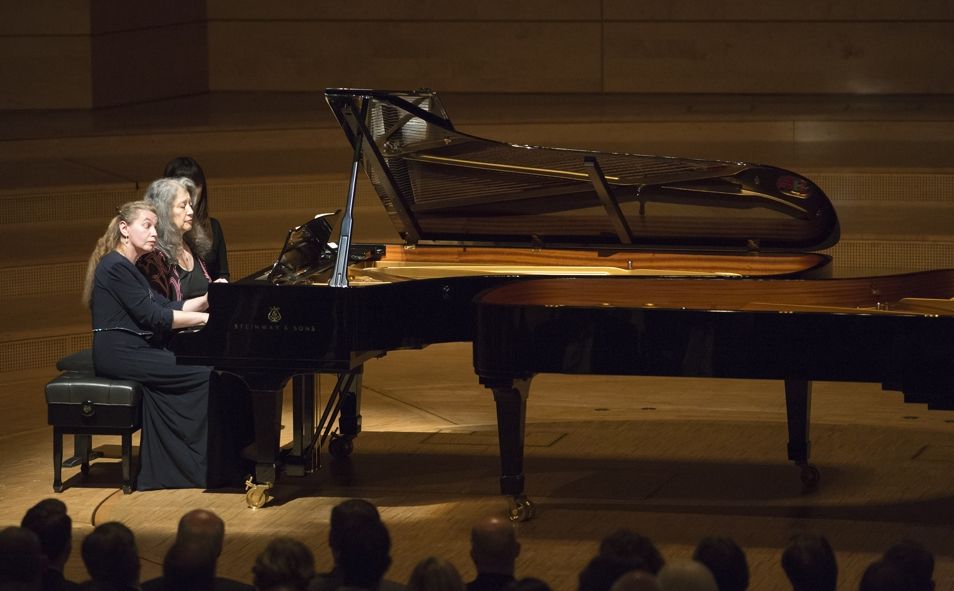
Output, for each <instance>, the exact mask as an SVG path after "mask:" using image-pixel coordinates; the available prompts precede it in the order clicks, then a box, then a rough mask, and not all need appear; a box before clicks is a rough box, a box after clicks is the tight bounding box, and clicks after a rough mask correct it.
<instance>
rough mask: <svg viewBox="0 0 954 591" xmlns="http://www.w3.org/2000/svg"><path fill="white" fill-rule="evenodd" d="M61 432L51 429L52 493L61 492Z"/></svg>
mask: <svg viewBox="0 0 954 591" xmlns="http://www.w3.org/2000/svg"><path fill="white" fill-rule="evenodd" d="M62 471H63V432H62V431H60V430H59V428H57V427H53V492H63V480H62V476H63V472H62Z"/></svg>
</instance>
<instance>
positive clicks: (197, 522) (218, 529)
mask: <svg viewBox="0 0 954 591" xmlns="http://www.w3.org/2000/svg"><path fill="white" fill-rule="evenodd" d="M179 542H197V543H199V544H205V545H206V546H208V547H209V549H210V550H211V552H212V557H213V563H212V567H213V572H214V570H215V568H216V565H217V562H218V559H219V557H220V556H221V555H222V546H223V544H224V543H225V522H224V521H222V519H221V518H220V517H219V516H218V515H216V514H215V513H213V512H212V511H207V510H205V509H193V510H192V511H189V512H188V513H186V514H185V515H183V516H182V518H181V519H179V528H178V530H177V532H176V543H179ZM187 547H192V546H191V545H190V546H187ZM164 576H165V575H163V577H158V578H155V579H150V580H148V581H146V582H144V583H143V584H142V589H143V591H161V590H163V589H166V588H167V586H166V585H164V584H163V578H164ZM213 588H214V589H215V591H252V589H254V588H253V587H252V586H251V585H248V584H246V583H242V582H240V581H236V580H233V579H227V578H224V577H215V586H214V587H213Z"/></svg>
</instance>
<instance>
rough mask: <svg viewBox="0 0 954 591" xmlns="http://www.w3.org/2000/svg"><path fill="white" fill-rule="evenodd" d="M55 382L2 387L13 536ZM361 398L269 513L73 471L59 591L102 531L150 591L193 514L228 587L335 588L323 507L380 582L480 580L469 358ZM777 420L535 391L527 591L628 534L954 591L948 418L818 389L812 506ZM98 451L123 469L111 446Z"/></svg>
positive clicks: (30, 496) (637, 397)
mask: <svg viewBox="0 0 954 591" xmlns="http://www.w3.org/2000/svg"><path fill="white" fill-rule="evenodd" d="M52 375H53V373H52V372H51V371H38V370H34V371H24V372H15V373H5V374H0V381H2V385H3V387H2V388H0V400H2V405H3V408H4V409H5V412H4V413H3V416H2V418H0V426H2V433H3V436H2V437H0V452H2V455H0V458H2V459H0V469H2V475H3V478H2V480H0V498H2V499H3V503H0V522H2V523H4V524H15V523H18V522H19V520H20V518H21V517H22V515H23V513H24V511H25V510H26V509H27V508H28V507H29V506H30V505H31V504H33V503H34V502H35V501H37V500H39V499H41V498H44V497H47V496H54V495H53V493H52V489H51V482H52V466H51V461H52V460H51V458H52V441H51V440H52V435H51V429H50V427H48V426H47V425H46V424H45V404H44V401H43V395H42V386H43V384H44V383H45V381H46V380H48V379H49V378H50V377H52ZM322 385H323V386H324V387H326V388H327V387H330V383H323V384H322ZM364 386H365V390H364V399H363V405H364V406H363V413H362V414H363V420H364V432H363V433H362V434H361V435H360V436H359V438H358V439H357V440H356V442H355V444H356V445H355V451H354V453H353V455H352V456H351V458H350V459H349V460H347V461H343V462H333V461H331V460H330V457H329V456H328V454H326V453H323V454H322V462H323V465H322V467H321V469H320V470H319V471H318V472H317V473H315V474H313V475H310V476H308V477H305V478H298V479H292V478H286V479H284V480H283V481H282V483H281V484H280V486H278V487H277V488H276V489H275V490H274V492H275V493H276V495H277V499H276V500H275V501H273V502H272V503H271V504H269V505H268V506H266V507H265V508H262V509H257V510H252V509H249V508H247V507H246V505H245V501H244V494H243V491H240V490H234V491H199V490H179V491H153V492H136V493H133V494H131V495H123V494H122V492H121V491H120V490H119V488H118V483H119V465H118V461H117V460H111V459H103V460H99V461H97V462H96V463H94V465H93V467H92V470H91V474H90V476H89V478H88V479H87V480H86V481H80V479H79V476H78V472H79V471H78V469H75V468H74V469H66V470H65V471H64V478H66V479H67V481H66V485H67V487H68V488H67V489H66V490H65V491H64V492H63V493H61V494H59V495H56V496H57V497H58V498H60V499H62V500H63V501H64V502H65V503H66V504H67V505H68V507H69V510H70V514H71V515H72V517H73V520H74V533H75V537H74V552H73V556H72V557H71V559H70V562H69V564H68V568H67V576H68V577H69V578H73V579H74V580H82V579H84V578H85V571H84V569H83V566H82V562H81V559H80V556H79V548H80V542H81V539H82V537H83V536H84V535H86V534H87V533H88V532H89V531H90V530H91V529H92V527H93V526H95V525H96V524H99V523H103V522H105V521H109V520H120V521H122V522H124V523H126V524H127V525H129V526H130V527H131V528H132V529H133V530H134V532H135V533H136V535H137V541H138V545H139V551H140V555H141V557H142V566H143V570H142V574H143V578H144V579H146V578H151V577H153V576H157V575H158V574H159V573H160V570H161V562H162V557H163V555H164V553H165V551H166V549H167V548H168V547H169V545H170V544H171V542H172V540H173V537H174V535H175V527H176V523H177V521H178V518H179V516H181V515H182V514H183V513H184V512H186V511H188V510H190V509H193V508H200V507H202V508H208V509H211V510H213V511H215V512H216V513H218V514H219V515H221V516H222V517H223V518H224V519H225V520H226V523H227V535H226V544H225V551H224V553H223V556H222V559H221V561H220V564H219V573H220V575H223V576H229V577H233V578H237V579H242V580H246V581H248V580H250V579H251V565H252V563H253V561H254V558H255V556H256V555H257V554H258V553H259V552H260V551H261V549H262V548H263V547H264V546H265V544H266V543H267V541H268V540H269V539H270V538H272V537H274V536H278V535H288V536H293V537H295V538H298V539H300V540H301V541H303V542H305V543H306V544H308V545H309V546H310V547H311V548H312V550H313V551H314V553H315V557H316V560H317V563H318V566H319V568H320V569H327V568H329V566H330V563H331V557H330V554H329V551H328V549H327V545H326V540H327V534H328V531H327V530H328V517H329V511H330V509H331V507H332V506H333V505H334V504H335V503H337V502H339V501H340V500H342V499H345V498H349V497H364V498H367V499H369V500H371V501H372V502H374V503H375V504H377V505H378V506H379V507H380V509H381V513H382V516H383V518H384V520H385V522H386V523H387V525H388V527H389V529H390V531H391V535H392V540H393V551H392V556H393V559H394V561H393V564H392V567H391V570H390V571H389V573H388V577H389V578H392V579H395V580H399V581H400V580H406V578H407V576H408V575H409V573H410V571H411V569H412V568H413V566H414V564H415V563H416V562H417V561H418V560H420V559H422V558H424V557H426V556H428V555H439V556H442V557H445V558H447V559H449V560H451V561H452V562H454V564H455V565H456V566H457V567H458V569H459V570H460V571H461V573H462V575H463V576H464V577H465V578H470V577H472V576H473V574H474V570H473V566H472V564H471V563H470V559H469V557H468V552H469V547H468V544H469V528H470V526H471V524H472V523H474V522H475V521H476V520H477V519H479V518H480V517H481V516H483V515H486V514H490V513H494V514H500V515H503V514H504V513H505V511H506V509H507V503H506V501H505V499H504V498H503V497H501V496H499V495H498V494H497V492H498V482H497V477H498V461H497V445H496V424H495V415H494V405H493V399H492V396H491V394H490V393H489V391H485V390H484V389H483V388H482V387H481V386H479V385H478V384H477V380H476V377H475V376H474V373H473V369H472V366H471V359H470V345H469V344H450V345H440V346H433V347H429V348H427V349H424V350H422V351H399V352H394V353H391V354H389V355H388V356H387V357H385V358H383V359H377V360H374V361H371V362H369V363H368V364H367V368H366V375H365V381H364ZM784 413H785V406H784V395H783V389H782V384H781V383H776V382H766V381H744V380H721V381H716V380H701V379H656V378H609V377H607V378H600V377H566V376H538V377H537V378H536V379H535V380H534V384H533V387H532V389H531V393H530V399H529V403H528V427H527V449H526V453H527V466H526V469H527V492H528V494H529V495H530V496H531V498H532V499H533V500H534V502H535V503H536V504H537V516H536V518H535V519H534V520H533V521H530V522H526V523H522V524H520V525H519V537H520V540H521V542H522V547H523V551H522V554H521V556H520V558H519V560H518V563H517V568H518V574H519V575H521V576H536V577H539V578H542V579H544V580H546V581H548V582H549V583H550V584H551V585H552V586H553V588H554V589H565V590H572V589H575V588H576V577H577V574H578V573H579V571H580V570H581V569H582V568H583V567H584V566H585V565H586V563H587V562H588V561H589V559H590V558H591V557H592V556H593V555H594V554H595V552H596V549H597V545H598V543H599V540H600V539H601V538H602V537H603V536H604V535H605V534H607V533H609V532H610V531H612V530H613V529H615V528H617V527H622V526H625V527H630V528H633V529H635V530H637V531H639V532H641V533H643V534H645V535H647V536H649V537H650V538H651V539H653V540H654V541H655V542H656V543H657V545H658V546H659V547H660V549H661V550H662V552H663V555H664V556H665V558H666V559H674V558H680V557H688V556H689V555H690V554H691V552H692V550H693V548H694V546H695V544H696V542H697V541H698V540H699V539H700V538H701V537H703V536H706V535H728V536H731V537H733V538H735V539H736V540H737V541H738V542H739V543H740V545H742V546H743V548H744V549H745V550H746V552H747V555H748V560H749V566H750V569H751V574H752V576H751V588H753V589H760V590H771V589H779V590H782V589H788V588H790V587H789V586H788V583H787V581H786V580H785V577H784V574H783V572H782V569H781V567H780V564H779V559H780V554H781V550H782V548H784V546H785V544H786V542H787V540H788V539H789V538H790V537H791V536H792V535H794V534H796V533H801V532H815V533H821V534H824V535H826V536H828V538H829V540H830V541H831V543H832V546H833V547H834V548H835V550H836V552H837V554H838V559H839V566H840V576H839V587H840V588H844V589H852V588H856V587H857V584H858V580H859V578H860V576H861V573H862V571H863V570H864V568H865V567H866V566H867V565H868V564H869V563H870V562H872V561H873V560H875V559H876V558H877V557H878V555H879V554H880V553H881V552H882V551H883V550H884V549H885V548H886V547H887V546H888V545H889V544H891V543H893V542H895V541H897V540H900V539H902V538H913V539H916V540H919V541H921V542H923V543H924V544H926V545H927V547H928V548H929V549H931V550H932V551H933V552H934V553H935V556H936V559H937V567H936V580H938V581H939V582H941V583H940V585H939V588H946V587H945V582H948V581H952V580H954V535H952V534H954V470H951V468H952V466H954V439H952V433H954V412H947V411H927V410H926V409H925V408H924V407H923V406H921V405H909V404H904V403H903V402H902V399H901V395H900V394H898V393H890V392H882V391H881V390H880V387H879V386H877V385H872V384H834V383H828V382H823V383H818V384H816V385H815V389H814V398H813V405H812V417H813V427H812V442H813V450H812V456H813V459H814V461H815V463H816V465H817V466H818V467H819V469H820V470H821V474H822V480H821V485H820V488H819V489H818V490H817V491H816V492H814V493H811V494H803V492H802V490H801V485H800V481H799V471H798V470H797V469H796V468H795V467H793V466H791V465H790V464H789V463H788V462H787V461H786V459H785V457H786V454H785V443H786V428H785V414H784ZM285 423H286V424H288V425H290V424H291V423H290V416H288V415H286V417H285ZM286 431H287V430H286ZM289 437H290V435H289ZM69 445H70V443H69V441H67V449H70V448H69ZM94 445H95V446H97V447H102V448H103V449H104V450H105V451H106V452H107V453H108V455H110V456H113V457H114V458H115V457H118V452H119V446H118V439H113V438H108V437H105V438H99V439H95V440H94Z"/></svg>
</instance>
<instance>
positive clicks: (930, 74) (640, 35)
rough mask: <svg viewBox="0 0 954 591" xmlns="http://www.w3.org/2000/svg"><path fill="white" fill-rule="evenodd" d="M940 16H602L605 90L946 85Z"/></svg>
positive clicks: (947, 45) (949, 51) (953, 39)
mask: <svg viewBox="0 0 954 591" xmlns="http://www.w3.org/2000/svg"><path fill="white" fill-rule="evenodd" d="M952 33H954V31H952V28H951V25H950V24H949V23H924V22H918V23H878V22H871V23H812V22H775V23H744V22H738V23H719V22H712V23H636V22H632V23H608V24H606V26H605V32H604V35H605V37H604V39H605V51H604V55H605V70H604V72H605V81H604V90H605V91H607V92H650V93H653V92H676V93H681V92H687V93H773V94H774V93H795V94H799V93H809V94H822V93H860V94H877V93H884V94H918V93H925V94H930V93H950V92H952V91H954V79H952V78H951V77H950V76H947V75H939V73H941V72H945V73H946V72H951V71H954V34H952Z"/></svg>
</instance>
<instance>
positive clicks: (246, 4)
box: [206, 0, 601, 41]
mask: <svg viewBox="0 0 954 591" xmlns="http://www.w3.org/2000/svg"><path fill="white" fill-rule="evenodd" d="M206 4H207V7H208V15H209V19H210V20H264V21H267V20H336V21H362V20H419V21H431V22H433V21H446V20H452V21H453V20H471V21H473V20H497V21H501V20H502V21H528V20H529V21H576V20H599V18H600V11H601V6H600V3H599V2H593V1H588V0H522V1H521V2H513V1H512V0H483V1H481V2H447V1H446V0H386V1H382V0H322V1H320V2H315V1H314V0H287V1H283V2H261V1H260V0H207V2H206ZM461 41H464V40H461Z"/></svg>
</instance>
